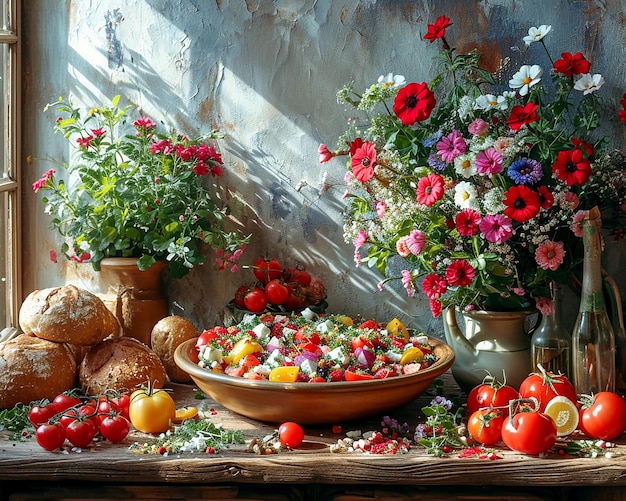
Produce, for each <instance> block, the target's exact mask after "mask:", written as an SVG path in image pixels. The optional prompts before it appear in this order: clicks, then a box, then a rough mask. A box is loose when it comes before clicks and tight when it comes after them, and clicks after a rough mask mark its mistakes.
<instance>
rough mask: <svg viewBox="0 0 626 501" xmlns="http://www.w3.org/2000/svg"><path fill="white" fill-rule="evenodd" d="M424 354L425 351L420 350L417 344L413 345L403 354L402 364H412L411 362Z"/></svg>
mask: <svg viewBox="0 0 626 501" xmlns="http://www.w3.org/2000/svg"><path fill="white" fill-rule="evenodd" d="M423 356H424V352H422V350H420V349H419V348H418V347H417V346H412V347H411V348H408V349H407V350H405V351H404V353H403V354H402V358H401V359H400V365H406V364H410V363H411V362H415V361H416V360H417V359H418V358H421V357H423Z"/></svg>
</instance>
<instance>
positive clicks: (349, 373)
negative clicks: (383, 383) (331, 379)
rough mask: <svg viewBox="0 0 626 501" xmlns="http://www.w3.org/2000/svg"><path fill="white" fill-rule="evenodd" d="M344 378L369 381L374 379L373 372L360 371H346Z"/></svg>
mask: <svg viewBox="0 0 626 501" xmlns="http://www.w3.org/2000/svg"><path fill="white" fill-rule="evenodd" d="M344 378H345V380H346V381H368V380H370V379H374V376H373V375H372V374H362V373H360V372H354V371H346V372H344Z"/></svg>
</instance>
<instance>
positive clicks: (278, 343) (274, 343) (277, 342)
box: [267, 336, 285, 348]
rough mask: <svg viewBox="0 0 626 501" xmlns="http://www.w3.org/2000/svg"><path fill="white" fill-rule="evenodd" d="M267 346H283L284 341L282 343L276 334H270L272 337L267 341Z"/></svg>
mask: <svg viewBox="0 0 626 501" xmlns="http://www.w3.org/2000/svg"><path fill="white" fill-rule="evenodd" d="M267 346H273V347H274V348H284V347H285V343H283V341H282V339H278V338H277V337H276V336H272V338H271V339H270V340H269V341H268V342H267Z"/></svg>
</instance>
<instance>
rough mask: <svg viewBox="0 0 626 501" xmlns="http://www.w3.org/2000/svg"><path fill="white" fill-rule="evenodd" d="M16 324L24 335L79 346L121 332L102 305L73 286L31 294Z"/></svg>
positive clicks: (94, 342) (115, 319)
mask: <svg viewBox="0 0 626 501" xmlns="http://www.w3.org/2000/svg"><path fill="white" fill-rule="evenodd" d="M19 323H20V327H21V329H22V331H23V332H25V333H26V334H34V335H35V336H37V337H39V338H42V339H47V340H48V341H55V342H57V343H70V344H75V345H79V346H90V345H94V344H96V343H99V342H100V341H102V340H103V339H104V338H106V337H107V336H110V335H114V336H115V335H118V334H119V331H120V325H119V322H118V321H117V318H115V315H113V313H111V312H110V311H109V310H108V309H107V307H106V305H105V304H104V302H103V301H102V300H101V299H100V298H99V297H98V296H96V295H95V294H92V293H91V292H89V291H87V290H84V289H81V288H79V287H76V286H74V285H65V286H63V287H54V288H49V289H42V290H37V291H33V292H31V293H30V294H29V295H28V297H27V298H26V299H25V300H24V303H22V307H21V308H20V314H19Z"/></svg>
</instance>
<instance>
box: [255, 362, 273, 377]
mask: <svg viewBox="0 0 626 501" xmlns="http://www.w3.org/2000/svg"><path fill="white" fill-rule="evenodd" d="M252 370H253V371H254V372H256V373H257V374H261V375H263V376H269V375H270V372H272V368H271V367H270V366H269V365H267V364H261V365H257V366H255V367H254V369H252Z"/></svg>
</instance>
